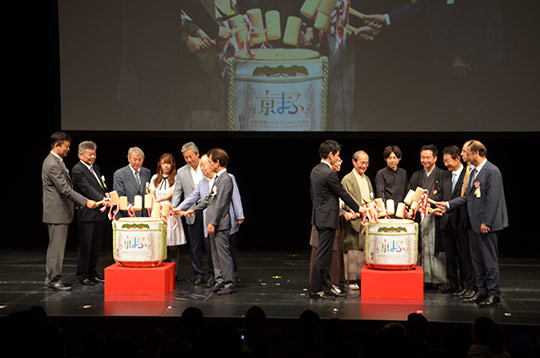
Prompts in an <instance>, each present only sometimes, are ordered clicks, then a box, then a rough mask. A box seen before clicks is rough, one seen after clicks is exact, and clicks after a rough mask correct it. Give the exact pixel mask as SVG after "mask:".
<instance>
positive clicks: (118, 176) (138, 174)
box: [113, 147, 151, 216]
mask: <svg viewBox="0 0 540 358" xmlns="http://www.w3.org/2000/svg"><path fill="white" fill-rule="evenodd" d="M128 162H129V164H128V165H126V166H125V167H123V168H120V169H118V170H117V171H115V172H114V175H113V189H114V190H115V191H116V192H117V193H118V196H127V199H128V205H129V204H130V203H133V201H134V198H135V195H142V196H143V197H144V195H145V193H146V184H148V183H149V182H150V177H151V172H150V169H148V168H145V167H143V166H142V165H143V162H144V152H143V151H142V149H141V148H138V147H132V148H129V150H128ZM121 213H122V211H121ZM122 214H123V215H124V216H126V215H127V214H125V213H122ZM135 215H136V216H148V210H147V209H144V208H143V209H142V211H137V212H135Z"/></svg>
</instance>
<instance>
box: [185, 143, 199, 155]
mask: <svg viewBox="0 0 540 358" xmlns="http://www.w3.org/2000/svg"><path fill="white" fill-rule="evenodd" d="M188 150H191V151H193V153H195V154H197V153H199V148H197V146H196V145H195V143H193V142H187V143H186V144H184V145H183V146H182V149H180V152H181V153H182V154H184V153H185V152H187V151H188Z"/></svg>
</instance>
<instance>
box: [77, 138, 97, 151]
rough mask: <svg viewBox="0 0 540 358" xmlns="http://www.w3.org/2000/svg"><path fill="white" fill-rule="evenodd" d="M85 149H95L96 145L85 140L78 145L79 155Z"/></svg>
mask: <svg viewBox="0 0 540 358" xmlns="http://www.w3.org/2000/svg"><path fill="white" fill-rule="evenodd" d="M87 149H93V150H96V149H97V145H96V143H94V142H92V141H91V140H85V141H84V142H80V143H79V154H83V153H84V151H85V150H87Z"/></svg>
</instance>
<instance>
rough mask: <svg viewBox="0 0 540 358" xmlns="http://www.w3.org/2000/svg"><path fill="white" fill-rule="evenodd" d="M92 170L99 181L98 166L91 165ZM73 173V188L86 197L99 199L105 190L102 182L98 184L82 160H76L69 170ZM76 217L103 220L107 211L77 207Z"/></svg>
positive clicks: (83, 219)
mask: <svg viewBox="0 0 540 358" xmlns="http://www.w3.org/2000/svg"><path fill="white" fill-rule="evenodd" d="M92 167H93V168H94V171H95V172H96V174H97V177H98V178H99V181H100V182H101V170H100V169H99V166H97V165H95V164H94V165H93V166H92ZM71 172H72V175H73V188H74V189H75V190H76V191H77V192H78V193H80V194H82V195H84V196H86V197H87V198H88V199H92V200H95V201H100V200H101V199H103V198H104V197H105V193H106V192H107V191H106V190H105V188H104V186H105V185H104V183H102V184H101V185H100V183H99V182H98V180H97V179H96V177H95V176H94V174H92V172H91V171H90V170H89V169H88V167H87V166H86V165H84V164H83V163H82V162H80V161H79V162H78V163H77V164H75V165H74V166H73V169H72V170H71ZM77 219H78V220H79V221H104V220H107V212H106V211H105V212H101V210H100V209H99V208H95V209H90V208H88V207H86V205H84V206H80V207H78V208H77Z"/></svg>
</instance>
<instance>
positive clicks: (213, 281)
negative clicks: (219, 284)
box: [206, 277, 216, 288]
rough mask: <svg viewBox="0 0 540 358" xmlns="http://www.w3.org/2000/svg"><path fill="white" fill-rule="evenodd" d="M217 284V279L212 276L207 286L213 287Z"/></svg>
mask: <svg viewBox="0 0 540 358" xmlns="http://www.w3.org/2000/svg"><path fill="white" fill-rule="evenodd" d="M215 284H216V281H215V280H214V278H213V277H210V278H209V279H208V281H206V287H209V288H210V287H213V286H214V285H215Z"/></svg>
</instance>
